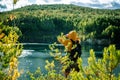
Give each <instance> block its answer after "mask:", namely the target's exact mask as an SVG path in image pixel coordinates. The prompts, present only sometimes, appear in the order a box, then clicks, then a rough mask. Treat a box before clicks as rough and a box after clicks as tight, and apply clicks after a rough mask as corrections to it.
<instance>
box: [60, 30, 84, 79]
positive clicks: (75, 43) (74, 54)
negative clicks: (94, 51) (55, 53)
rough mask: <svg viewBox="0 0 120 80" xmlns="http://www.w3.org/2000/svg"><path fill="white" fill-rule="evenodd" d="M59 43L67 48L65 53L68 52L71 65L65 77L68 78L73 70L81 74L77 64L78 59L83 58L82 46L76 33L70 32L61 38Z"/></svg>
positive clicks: (68, 66)
mask: <svg viewBox="0 0 120 80" xmlns="http://www.w3.org/2000/svg"><path fill="white" fill-rule="evenodd" d="M58 41H59V42H60V43H61V44H63V45H64V46H65V52H67V55H66V56H68V58H69V59H68V60H67V62H69V64H68V65H67V67H66V69H65V76H66V77H67V76H68V75H69V73H70V71H71V70H73V69H74V70H75V71H78V72H79V67H78V64H77V59H78V58H79V57H80V56H81V54H82V52H81V45H80V38H79V37H78V34H77V32H76V31H70V32H69V33H68V34H67V35H65V36H59V37H58Z"/></svg>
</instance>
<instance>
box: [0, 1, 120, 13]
mask: <svg viewBox="0 0 120 80" xmlns="http://www.w3.org/2000/svg"><path fill="white" fill-rule="evenodd" d="M12 3H13V0H0V12H2V11H8V10H12V9H13V5H12ZM32 4H37V5H43V4H75V5H79V6H85V7H92V8H108V9H109V8H120V0H19V1H18V2H17V3H16V4H15V8H20V7H23V6H26V5H32Z"/></svg>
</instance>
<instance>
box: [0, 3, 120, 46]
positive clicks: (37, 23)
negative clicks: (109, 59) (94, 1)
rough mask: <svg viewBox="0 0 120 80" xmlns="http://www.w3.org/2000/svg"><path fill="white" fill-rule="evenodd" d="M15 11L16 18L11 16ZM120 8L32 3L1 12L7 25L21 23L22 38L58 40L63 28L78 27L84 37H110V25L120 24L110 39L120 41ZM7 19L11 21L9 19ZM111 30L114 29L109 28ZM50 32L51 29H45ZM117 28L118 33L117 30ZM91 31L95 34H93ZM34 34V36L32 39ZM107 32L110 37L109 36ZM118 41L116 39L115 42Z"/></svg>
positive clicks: (65, 31)
mask: <svg viewBox="0 0 120 80" xmlns="http://www.w3.org/2000/svg"><path fill="white" fill-rule="evenodd" d="M13 12H14V15H15V16H16V18H15V19H13V20H10V19H9V16H10V15H11V14H12V13H13ZM119 16H120V10H119V9H118V10H107V9H92V8H86V7H79V6H75V5H64V4H56V5H31V6H26V7H23V8H19V9H16V10H14V11H9V12H2V13H1V14H0V17H1V20H0V21H3V23H4V24H6V25H11V26H13V23H14V21H15V25H16V26H18V27H19V29H20V30H21V31H22V33H23V35H22V36H21V38H20V41H21V42H55V41H56V36H57V35H59V34H60V33H61V32H63V33H67V32H68V31H70V30H73V29H75V30H76V31H77V32H79V34H80V35H82V36H81V38H82V40H85V39H86V38H91V37H92V38H95V39H96V38H97V39H108V38H109V37H108V35H110V34H104V35H103V32H104V31H106V29H107V28H108V27H109V26H115V27H117V28H116V30H114V31H113V33H115V34H114V35H113V34H112V35H111V36H113V37H114V38H112V39H111V38H110V40H111V43H115V44H116V43H119V37H120V36H119V35H118V34H119V32H120V31H119V30H120V28H119V25H120V23H119V22H120V17H119ZM6 19H8V21H6ZM109 31H110V33H111V30H109ZM46 32H49V33H46ZM116 32H117V33H116ZM91 34H92V35H91ZM33 36H34V39H33ZM106 36H107V37H106ZM115 41H116V42H115Z"/></svg>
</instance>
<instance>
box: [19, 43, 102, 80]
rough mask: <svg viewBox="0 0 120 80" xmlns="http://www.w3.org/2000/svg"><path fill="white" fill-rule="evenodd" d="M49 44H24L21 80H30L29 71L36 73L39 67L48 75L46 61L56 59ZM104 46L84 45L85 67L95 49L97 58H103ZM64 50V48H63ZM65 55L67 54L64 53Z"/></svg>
mask: <svg viewBox="0 0 120 80" xmlns="http://www.w3.org/2000/svg"><path fill="white" fill-rule="evenodd" d="M48 45H49V44H44V43H41V44H37V43H34V44H24V49H23V52H22V54H21V56H20V57H19V69H20V70H23V74H22V75H21V77H20V78H19V80H26V79H27V80H28V76H27V75H26V72H27V71H30V72H34V71H35V70H36V69H37V68H38V67H40V69H41V72H42V73H44V74H45V73H46V72H47V71H46V70H45V68H44V66H45V65H46V63H45V61H46V60H49V61H52V60H54V58H53V57H52V56H50V54H49V52H50V49H49V47H48ZM103 47H104V46H91V45H82V55H81V58H82V59H83V66H85V65H87V58H88V57H89V50H90V49H94V50H95V52H96V57H97V58H101V57H102V51H103ZM61 49H62V48H61ZM63 55H65V53H63ZM55 65H56V70H59V68H60V64H59V62H58V61H55Z"/></svg>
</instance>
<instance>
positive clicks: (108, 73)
mask: <svg viewBox="0 0 120 80" xmlns="http://www.w3.org/2000/svg"><path fill="white" fill-rule="evenodd" d="M50 48H51V49H52V53H51V54H52V56H54V57H55V58H56V59H57V60H59V61H60V62H61V65H62V66H63V68H64V67H65V65H64V64H63V63H62V62H63V61H64V59H65V57H64V58H63V57H62V55H61V54H59V55H58V52H59V53H60V51H59V49H56V44H53V45H51V46H50ZM77 62H78V64H79V68H80V71H79V72H76V71H74V69H73V70H72V71H71V72H70V74H69V76H68V77H67V78H66V77H65V76H64V75H63V73H58V72H56V71H55V69H54V67H55V65H54V61H52V62H51V63H50V62H49V61H46V63H47V65H46V67H45V68H46V69H47V70H48V73H47V74H45V75H43V74H42V73H41V72H39V73H40V74H41V75H37V76H35V75H34V73H31V76H32V78H31V79H32V80H36V79H37V80H48V79H49V80H119V78H120V73H115V72H114V70H115V69H116V68H117V67H118V66H119V65H120V50H117V49H116V47H115V45H110V46H109V47H108V48H107V47H105V48H104V52H103V57H102V58H99V59H96V57H95V52H94V50H93V49H91V50H90V57H89V58H88V65H87V66H83V65H82V58H79V59H78V61H77ZM60 72H62V71H61V70H60ZM39 73H38V74H39ZM117 74H119V75H117Z"/></svg>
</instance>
